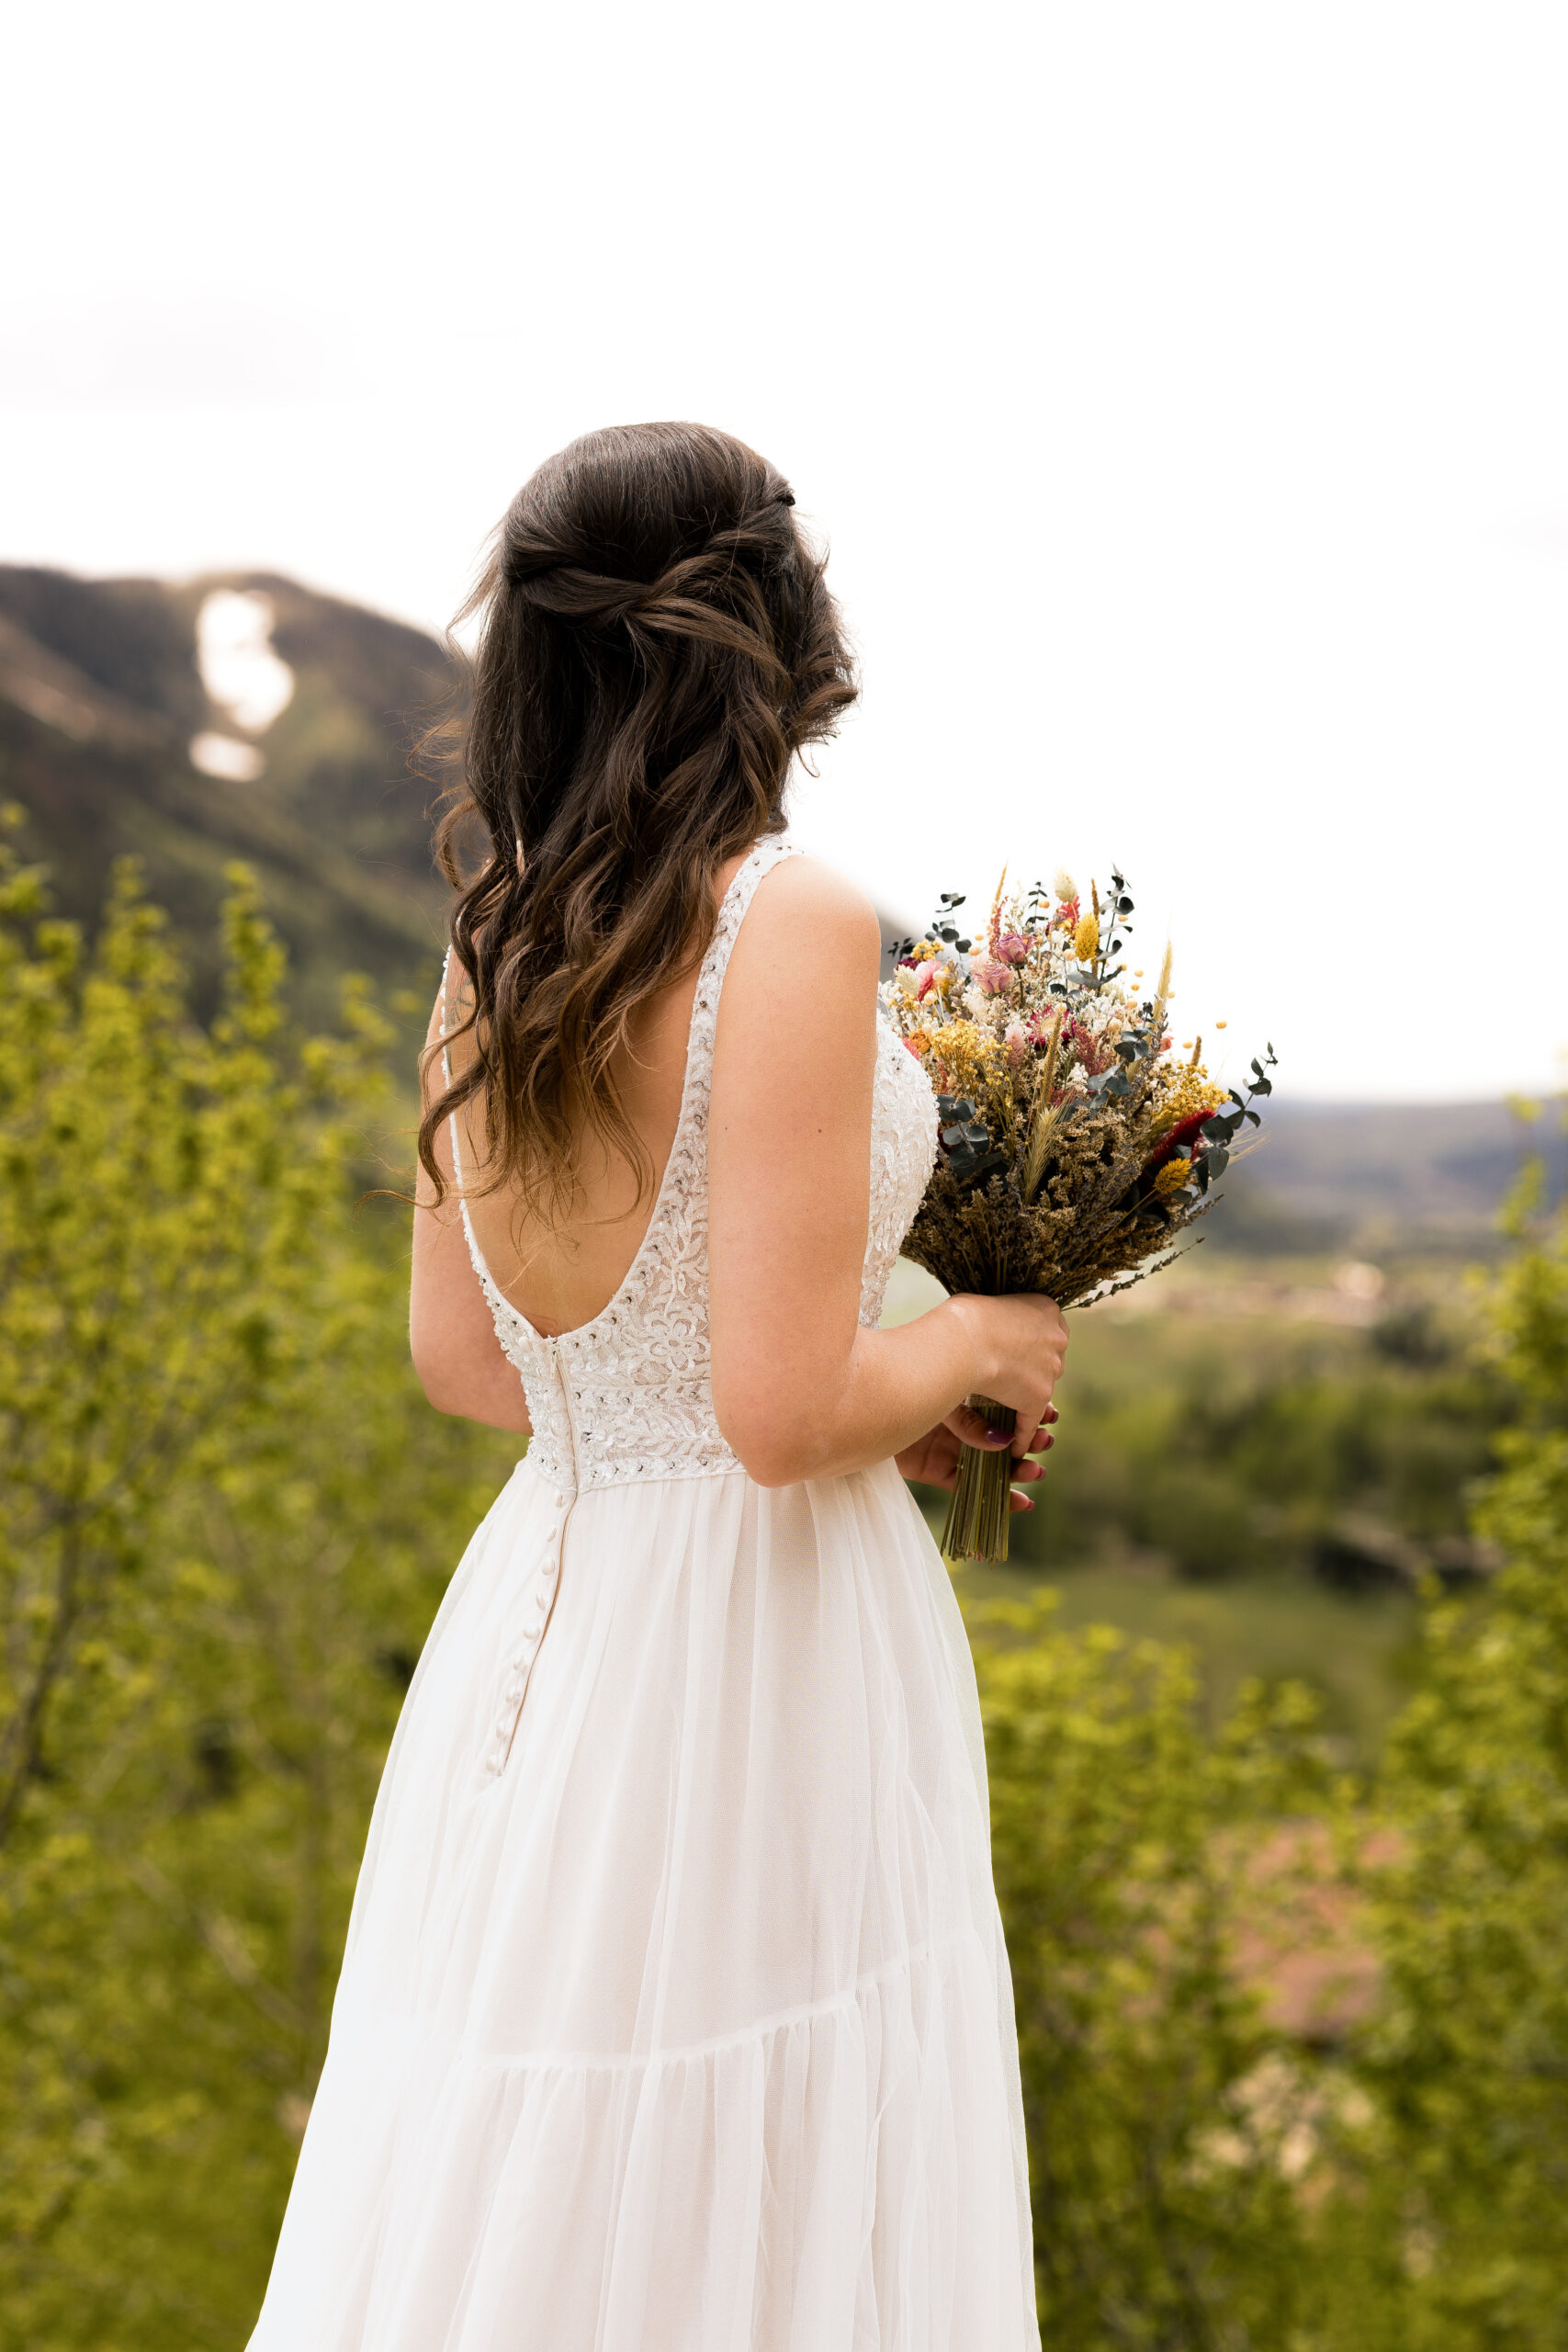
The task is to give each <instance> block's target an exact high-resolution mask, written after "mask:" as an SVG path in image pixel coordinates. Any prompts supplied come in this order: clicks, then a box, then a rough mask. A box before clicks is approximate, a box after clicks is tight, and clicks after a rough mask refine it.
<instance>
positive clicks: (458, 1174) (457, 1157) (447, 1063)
mask: <svg viewBox="0 0 1568 2352" xmlns="http://www.w3.org/2000/svg"><path fill="white" fill-rule="evenodd" d="M451 969H452V950H451V948H450V947H448V948H447V950H446V955H445V956H443V958H442V962H441V1075H442V1077H443V1078H444V1079H445V1080H446V1084H447V1086H448V1088H450V1086H451V1083H452V1048H451V1047H450V1046H449V1045H448V1044H447V1042H446V1037H447V1029H446V978H447V975H448V973H449V972H450V971H451ZM446 1125H448V1127H450V1129H451V1130H452V1173H453V1175H454V1177H455V1178H456V1179H457V1190H458V1192H459V1193H460V1192H461V1191H462V1189H463V1159H462V1150H461V1147H460V1146H459V1144H458V1141H457V1113H456V1111H449V1112H448V1113H447V1114H446ZM463 1218H464V1222H465V1224H466V1223H467V1221H468V1203H467V1202H466V1201H465V1203H464V1204H463Z"/></svg>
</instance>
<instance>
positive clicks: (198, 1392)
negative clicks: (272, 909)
mask: <svg viewBox="0 0 1568 2352" xmlns="http://www.w3.org/2000/svg"><path fill="white" fill-rule="evenodd" d="M231 885H232V895H231V900H230V903H229V907H228V910H227V915H226V926H227V947H228V956H229V970H230V981H229V987H228V991H227V995H226V999H225V1002H224V1005H223V1008H222V1010H221V1012H220V1015H219V1017H218V1018H217V1020H216V1021H215V1022H214V1023H212V1025H211V1026H210V1028H208V1029H203V1028H201V1027H199V1026H197V1024H196V1023H194V1022H193V1021H192V1020H191V1018H190V1016H189V1014H188V1012H187V1011H186V1001H185V995H184V983H183V976H182V974H181V972H180V969H179V967H178V965H177V962H176V960H175V957H174V956H173V954H172V952H171V950H170V947H169V944H168V941H167V937H166V933H165V931H164V925H163V922H162V921H161V918H160V917H159V916H158V914H157V913H156V911H155V910H152V909H151V908H149V907H148V906H146V905H145V904H144V903H143V902H142V901H141V899H140V898H139V896H138V894H137V890H136V886H135V880H134V876H132V875H130V873H122V874H121V875H120V876H118V879H117V883H116V888H115V893H114V897H113V899H112V900H111V903H110V906H109V908H108V910H107V914H106V918H105V921H104V924H103V927H102V931H101V933H100V936H99V938H98V940H97V942H96V945H95V946H94V947H93V948H92V949H91V950H90V951H89V950H88V949H87V948H86V947H85V944H84V943H83V940H82V938H81V936H80V934H79V933H77V932H76V931H75V930H74V929H73V927H71V926H69V925H64V924H59V923H53V922H50V921H49V920H48V919H47V916H46V915H45V914H44V912H43V910H42V903H41V901H42V893H41V886H40V882H39V877H38V876H36V875H31V874H27V873H24V872H20V871H18V870H17V867H16V865H15V864H14V862H13V863H11V864H10V865H7V866H6V868H5V870H4V872H3V874H0V992H3V996H4V1001H5V1002H6V1009H7V1015H8V1018H7V1021H6V1035H7V1039H8V1043H9V1057H8V1061H7V1063H6V1068H5V1069H4V1071H3V1072H0V1428H3V1430H4V1455H5V1469H4V1472H3V1473H0V1573H3V1577H4V1584H3V1599H4V1606H5V1611H6V1618H5V1627H6V1644H5V1661H4V1681H3V1683H0V1758H3V1761H4V1775H3V1777H0V1826H3V1830H4V1838H5V1844H4V1850H3V1853H0V1873H3V1874H0V1939H3V1967H0V2075H3V2077H4V2079H5V2080H6V2082H7V2083H8V2084H9V2085H11V2086H16V2088H17V2090H18V2091H19V2093H20V2097H19V2098H18V2099H17V2103H16V2105H15V2106H14V2108H12V2109H9V2110H8V2112H7V2114H6V2120H5V2123H4V2126H3V2128H0V2314H3V2317H0V2341H3V2342H5V2343H6V2345H7V2346H10V2345H15V2346H24V2345H25V2346H28V2352H39V2347H44V2346H59V2347H62V2352H64V2347H66V2346H72V2347H77V2346H93V2347H96V2352H107V2347H109V2346H117V2347H120V2346H124V2347H130V2346H148V2347H152V2346H158V2347H159V2352H174V2347H182V2346H191V2347H193V2352H194V2347H196V2346H202V2347H204V2352H206V2348H207V2347H212V2346H221V2345H225V2344H235V2345H237V2344H240V2343H243V2340H244V2336H245V2334H246V2331H247V2329H248V2326H249V2324H250V2321H251V2319H252V2317H253V2316H254V2308H255V2305H256V2302H257V2301H258V2300H259V2297H260V2292H261V2289H262V2285H263V2283H264V2281H265V2268H266V2262H267V2258H268V2255H269V2253H270V2247H271V2242H272V2239H273V2236H274V2234H275V2233H276V2224H277V2221H278V2218H279V2215H280V2212H281V2207H282V2201H283V2199H284V2196H285V2195H286V2193H287V2188H288V2178H289V2176H290V2174H291V2171H292V2166H293V2160H294V2155H295V2152H296V2147H297V2143H298V2138H299V2131H300V2129H301V2128H302V2124H303V2120H304V2116H305V2113H306V2112H307V2110H308V2103H309V2099H310V2092H311V2089H312V2086H313V2084H314V2081H315V2075H316V2072H317V2069H318V2068H319V2065H320V2062H321V2052H322V2050H323V2047H324V2041H325V2033H326V2024H327V2014H328V2007H329V2005H330V2001H331V1996H332V1990H333V1982H334V1978H335V1973H336V1967H337V1960H338V1954H339V1951H340V1950H341V1945H342V1940H343V1934H344V1927H345V1924H346V1917H347V1906H348V1902H349V1898H350V1895H351V1894H352V1888H353V1883H354V1877H355V1871H356V1868H357V1863H358V1859H359V1852H360V1849H361V1845H362V1842H363V1837H364V1829H365V1823H366V1819H367V1814H368V1809H369V1804H370V1799H371V1796H372V1794H373V1792H374V1788H375V1783H376V1780H377V1777H378V1772H379V1769H380V1763H381V1759H382V1757H383V1754H384V1751H385V1747H386V1743H387V1739H388V1737H389V1733H390V1730H391V1727H392V1724H393V1722H394V1720H395V1716H396V1713H397V1708H398V1705H399V1702H400V1693H401V1690H402V1687H403V1686H404V1684H405V1683H406V1680H407V1678H408V1675H409V1672H410V1671H411V1670H412V1662H413V1660H414V1658H415V1657H416V1656H417V1654H418V1650H419V1647H420V1645H421V1643H422V1641H423V1635H424V1632H425V1629H426V1626H427V1624H428V1622H429V1618H430V1615H431V1613H432V1611H433V1609H434V1603H435V1601H436V1600H437V1599H438V1597H439V1593H440V1590H441V1589H442V1586H443V1584H444V1583H445V1580H446V1577H447V1576H448V1575H449V1574H450V1571H451V1569H452V1567H453V1566H455V1564H456V1561H457V1556H458V1554H459V1552H460V1550H461V1548H462V1544H463V1543H464V1541H465V1540H466V1538H467V1535H468V1532H469V1531H470V1529H471V1527H472V1525H473V1524H474V1522H475V1521H477V1519H478V1518H479V1516H480V1515H481V1513H482V1511H483V1509H484V1507H485V1504H486V1502H487V1501H488V1499H489V1497H490V1495H491V1493H493V1491H494V1487H495V1485H496V1484H497V1482H498V1480H499V1477H500V1476H502V1475H504V1471H505V1469H506V1467H507V1464H508V1462H509V1460H510V1458H511V1456H512V1455H513V1453H514V1452H515V1448H514V1446H512V1445H509V1443H508V1442H506V1441H504V1440H496V1439H495V1438H493V1437H492V1436H491V1435H490V1434H489V1433H487V1432H482V1431H479V1430H475V1429H472V1428H470V1427H467V1426H464V1425H458V1424H452V1423H443V1422H441V1421H439V1420H438V1419H436V1417H435V1416H434V1415H433V1414H431V1413H430V1411H429V1409H428V1408H427V1407H425V1405H424V1403H423V1398H422V1397H420V1396H419V1393H418V1390H417V1386H416V1385H415V1383H414V1381H413V1378H412V1373H411V1371H410V1370H409V1367H408V1362H407V1351H406V1343H405V1337H404V1318H405V1314H406V1305H405V1300H406V1279H407V1268H406V1244H405V1241H404V1238H403V1232H402V1228H401V1227H400V1225H395V1224H394V1223H393V1220H392V1219H391V1218H389V1217H388V1216H385V1215H378V1213H377V1212H376V1210H375V1209H374V1207H371V1208H368V1209H367V1210H365V1211H363V1212H359V1213H356V1210H355V1199H356V1195H357V1194H358V1193H360V1192H361V1190H362V1188H363V1162H364V1158H365V1153H366V1149H367V1136H366V1129H367V1120H369V1119H370V1118H371V1117H372V1116H373V1115H375V1114H377V1113H378V1111H379V1112H380V1114H381V1115H383V1116H384V1115H385V1107H384V1091H385V1080H384V1079H383V1077H382V1075H381V1070H380V1058H381V1052H382V1046H383V1044H384V1039H385V1034H386V1033H385V1031H384V1029H383V1027H382V1025H381V1023H379V1021H378V1018H377V1016H376V1015H375V1014H374V1012H372V1010H371V1009H370V1007H369V1005H368V1003H367V999H366V997H365V995H364V993H363V991H362V990H361V989H356V988H355V987H352V986H351V987H349V988H348V989H347V990H346V993H345V1004H344V1011H345V1021H344V1030H343V1033H342V1035H339V1036H338V1037H336V1038H334V1039H304V1040H301V1039H298V1038H295V1037H293V1036H291V1035H289V1034H288V1030H287V1028H286V1025H285V1024H284V1023H283V1021H282V1018H281V1015H280V1012H279V1001H278V992H279V986H280V981H281V978H282V972H281V957H280V956H279V953H278V951H277V948H276V943H275V942H274V940H273V938H272V936H271V934H270V933H269V931H268V929H267V927H266V925H265V922H263V921H262V919H261V916H260V913H259V911H258V909H257V907H256V903H255V898H254V889H253V888H252V887H251V885H250V884H249V882H248V880H247V878H246V877H245V876H243V874H242V873H238V872H236V873H235V874H234V875H233V876H231Z"/></svg>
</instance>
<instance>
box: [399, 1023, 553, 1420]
mask: <svg viewBox="0 0 1568 2352" xmlns="http://www.w3.org/2000/svg"><path fill="white" fill-rule="evenodd" d="M440 1038H441V1000H440V999H439V998H437V999H436V1003H435V1010H434V1012H433V1013H432V1014H431V1016H430V1031H429V1035H428V1036H427V1037H426V1039H425V1043H426V1045H427V1046H430V1045H435V1044H439V1042H440ZM440 1083H441V1061H440V1057H439V1056H434V1057H430V1058H428V1059H427V1060H426V1063H425V1067H424V1072H423V1083H422V1094H423V1101H424V1103H425V1104H426V1105H427V1106H428V1104H429V1103H430V1101H431V1099H432V1097H433V1095H434V1092H435V1091H436V1089H437V1088H438V1087H439V1085H440ZM435 1158H436V1161H437V1164H438V1165H439V1167H440V1170H441V1172H442V1174H443V1176H444V1177H445V1178H446V1182H447V1184H448V1185H449V1186H455V1182H456V1180H455V1177H454V1174H453V1169H452V1130H451V1126H450V1125H449V1124H447V1123H446V1122H443V1124H442V1126H441V1128H440V1131H439V1132H438V1134H437V1136H436V1138H435ZM409 1351H410V1353H411V1354H412V1357H413V1368H414V1370H415V1372H417V1373H418V1374H419V1379H420V1385H421V1387H422V1388H423V1390H424V1393H425V1395H426V1397H428V1398H429V1399H430V1402H431V1403H432V1404H433V1405H434V1408H435V1409H436V1411H437V1412H438V1413H454V1414H457V1415H460V1416H461V1417H462V1419H465V1420H469V1421H485V1422H488V1423H489V1425H490V1427H491V1429H496V1430H516V1431H517V1433H518V1435H519V1436H520V1437H526V1436H527V1435H528V1434H529V1425H528V1408H527V1404H526V1401H525V1397H524V1395H523V1383H522V1380H521V1379H520V1378H519V1376H518V1373H517V1368H516V1366H515V1365H514V1364H512V1363H508V1362H507V1360H506V1358H505V1356H503V1355H502V1351H501V1341H500V1340H498V1339H497V1338H496V1336H495V1324H494V1322H493V1321H492V1319H491V1311H490V1306H489V1302H488V1301H487V1300H486V1297H485V1295H484V1293H483V1291H482V1290H481V1289H480V1288H479V1276H478V1275H477V1274H476V1273H475V1272H474V1269H473V1263H472V1261H471V1260H470V1258H469V1256H468V1239H467V1238H466V1236H465V1234H464V1232H463V1220H462V1216H461V1214H460V1213H459V1210H458V1205H457V1193H456V1191H455V1190H453V1191H449V1192H448V1193H447V1194H446V1199H445V1200H444V1201H443V1202H442V1204H441V1206H440V1207H439V1208H437V1207H436V1206H435V1194H434V1186H433V1185H432V1183H431V1182H430V1179H429V1177H428V1176H427V1175H426V1174H425V1172H424V1170H423V1168H422V1169H421V1170H420V1171H419V1178H418V1182H417V1183H416V1185H415V1188H414V1213H413V1276H412V1282H411V1283H410V1286H409Z"/></svg>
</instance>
